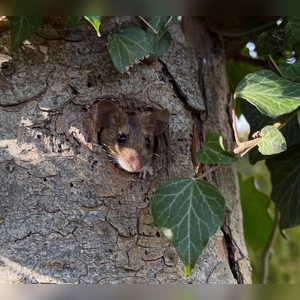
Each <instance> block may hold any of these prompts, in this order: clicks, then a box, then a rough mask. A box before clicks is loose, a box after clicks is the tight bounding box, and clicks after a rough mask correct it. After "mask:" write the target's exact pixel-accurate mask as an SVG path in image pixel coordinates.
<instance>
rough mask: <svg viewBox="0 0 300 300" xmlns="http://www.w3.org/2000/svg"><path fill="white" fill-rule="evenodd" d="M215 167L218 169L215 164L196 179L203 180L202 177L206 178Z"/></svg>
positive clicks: (217, 165)
mask: <svg viewBox="0 0 300 300" xmlns="http://www.w3.org/2000/svg"><path fill="white" fill-rule="evenodd" d="M217 167H219V164H215V165H213V166H212V167H211V168H209V169H208V170H207V171H206V172H204V173H203V174H201V175H200V176H199V177H198V178H200V179H203V178H204V177H206V176H207V175H208V174H210V173H211V172H213V171H214V170H215V169H216V168H217Z"/></svg>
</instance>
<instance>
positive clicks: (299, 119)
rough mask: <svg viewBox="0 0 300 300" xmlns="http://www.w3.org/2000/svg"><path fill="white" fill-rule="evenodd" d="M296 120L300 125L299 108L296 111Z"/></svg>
mask: <svg viewBox="0 0 300 300" xmlns="http://www.w3.org/2000/svg"><path fill="white" fill-rule="evenodd" d="M297 121H298V124H299V125H300V110H299V111H298V112H297Z"/></svg>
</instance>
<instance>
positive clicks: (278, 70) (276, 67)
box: [269, 54, 284, 77]
mask: <svg viewBox="0 0 300 300" xmlns="http://www.w3.org/2000/svg"><path fill="white" fill-rule="evenodd" d="M269 58H270V60H271V62H272V64H273V65H274V67H275V69H276V70H277V72H278V73H279V74H280V75H281V77H284V76H283V75H282V73H281V71H280V69H279V67H278V65H277V63H276V62H275V60H274V59H273V57H272V55H271V54H269Z"/></svg>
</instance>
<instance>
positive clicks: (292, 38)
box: [285, 17, 300, 45]
mask: <svg viewBox="0 0 300 300" xmlns="http://www.w3.org/2000/svg"><path fill="white" fill-rule="evenodd" d="M285 31H286V34H287V41H288V43H289V44H290V45H294V44H296V43H298V42H299V41H300V17H289V18H288V22H287V24H286V25H285Z"/></svg>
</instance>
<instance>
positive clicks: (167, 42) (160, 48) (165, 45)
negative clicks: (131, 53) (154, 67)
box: [150, 32, 172, 58]
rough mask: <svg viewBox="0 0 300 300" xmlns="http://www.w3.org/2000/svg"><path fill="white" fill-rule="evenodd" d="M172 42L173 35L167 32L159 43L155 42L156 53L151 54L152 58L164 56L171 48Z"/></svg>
mask: <svg viewBox="0 0 300 300" xmlns="http://www.w3.org/2000/svg"><path fill="white" fill-rule="evenodd" d="M171 42H172V37H171V34H170V33H169V32H166V33H165V34H164V35H163V36H162V37H161V38H160V39H159V40H158V41H157V42H153V52H154V53H150V58H157V57H159V56H162V55H163V54H164V53H165V52H166V51H167V50H168V49H169V48H170V46H171Z"/></svg>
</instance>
